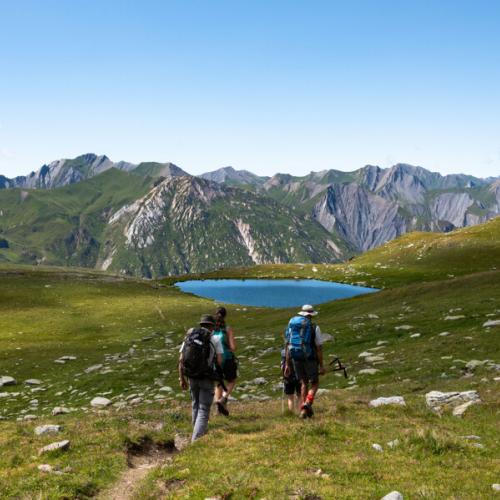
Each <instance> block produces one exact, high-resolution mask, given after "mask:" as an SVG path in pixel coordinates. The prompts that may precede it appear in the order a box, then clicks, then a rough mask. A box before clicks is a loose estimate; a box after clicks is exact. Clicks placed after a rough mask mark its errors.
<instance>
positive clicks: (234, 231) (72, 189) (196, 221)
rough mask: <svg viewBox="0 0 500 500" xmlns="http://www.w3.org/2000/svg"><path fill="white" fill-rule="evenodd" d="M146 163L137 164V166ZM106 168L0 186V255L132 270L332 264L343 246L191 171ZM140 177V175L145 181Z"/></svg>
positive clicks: (263, 201) (262, 200)
mask: <svg viewBox="0 0 500 500" xmlns="http://www.w3.org/2000/svg"><path fill="white" fill-rule="evenodd" d="M143 167H144V168H143ZM137 168H143V171H141V173H140V175H137V173H136V172H135V171H133V172H130V173H126V172H123V171H120V170H117V169H114V168H112V169H109V170H106V171H105V172H103V173H102V174H100V175H97V176H95V177H92V178H91V179H89V180H87V181H83V182H79V183H77V184H72V185H69V186H65V187H63V188H58V189H50V190H20V189H5V190H2V191H1V192H0V238H1V239H2V242H3V243H2V244H1V245H0V261H6V262H13V263H27V264H28V263H29V264H47V265H65V266H80V267H91V268H98V269H109V270H112V271H116V272H121V273H125V274H132V275H138V276H147V277H152V276H161V275H169V274H180V273H185V272H189V271H195V272H199V271H207V270H211V269H217V268H219V267H226V266H231V265H233V266H236V265H248V264H252V263H265V262H277V263H278V262H334V261H338V260H340V259H342V258H343V257H344V256H345V255H347V254H348V249H347V247H346V245H345V244H344V243H343V242H342V241H341V240H339V239H338V238H336V237H334V236H332V235H330V234H328V233H327V232H326V231H325V230H324V229H323V228H322V227H321V226H320V225H319V224H317V223H316V222H315V221H311V220H306V219H305V218H303V217H302V216H301V215H299V214H295V213H294V212H293V211H292V210H289V209H287V208H284V207H282V206H280V205H278V204H276V203H275V202H274V201H272V200H270V199H269V198H266V197H262V196H260V195H257V194H253V193H250V192H246V191H244V190H240V189H231V188H228V187H223V186H219V185H217V184H214V183H210V182H208V181H205V180H202V179H198V178H194V177H186V176H184V177H173V176H169V177H167V178H166V179H164V178H162V177H160V178H156V179H152V178H151V177H150V176H149V175H146V174H151V175H153V176H154V177H157V176H159V175H160V174H161V173H166V171H165V170H164V169H172V168H174V167H173V166H172V165H161V164H142V165H141V166H139V167H137ZM143 175H146V177H143Z"/></svg>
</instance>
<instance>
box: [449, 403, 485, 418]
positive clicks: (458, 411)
mask: <svg viewBox="0 0 500 500" xmlns="http://www.w3.org/2000/svg"><path fill="white" fill-rule="evenodd" d="M479 402H480V401H467V403H463V404H461V405H459V406H456V407H455V408H453V415H454V416H455V417H461V416H462V415H463V414H464V413H465V412H466V411H467V408H469V406H472V405H475V404H478V403H479Z"/></svg>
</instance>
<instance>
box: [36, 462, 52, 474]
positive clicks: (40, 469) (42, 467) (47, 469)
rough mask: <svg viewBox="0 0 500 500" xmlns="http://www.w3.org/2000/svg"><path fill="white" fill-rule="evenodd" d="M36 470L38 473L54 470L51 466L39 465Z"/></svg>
mask: <svg viewBox="0 0 500 500" xmlns="http://www.w3.org/2000/svg"><path fill="white" fill-rule="evenodd" d="M38 470H39V471H40V472H47V473H48V472H52V471H53V470H54V469H53V468H52V465H49V464H40V465H39V466H38Z"/></svg>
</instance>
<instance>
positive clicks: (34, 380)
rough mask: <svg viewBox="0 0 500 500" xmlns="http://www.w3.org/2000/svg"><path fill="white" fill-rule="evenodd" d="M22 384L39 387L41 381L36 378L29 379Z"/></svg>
mask: <svg viewBox="0 0 500 500" xmlns="http://www.w3.org/2000/svg"><path fill="white" fill-rule="evenodd" d="M24 383H25V384H26V385H40V384H41V383H42V381H41V380H38V379H37V378H29V379H28V380H25V381H24Z"/></svg>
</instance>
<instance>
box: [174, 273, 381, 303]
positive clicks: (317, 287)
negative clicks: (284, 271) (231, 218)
mask: <svg viewBox="0 0 500 500" xmlns="http://www.w3.org/2000/svg"><path fill="white" fill-rule="evenodd" d="M175 285H176V286H177V287H178V288H180V289H181V290H182V291H183V292H186V293H192V294H194V295H197V296H199V297H205V298H209V299H213V300H216V301H217V302H222V303H225V304H238V305H242V306H255V307H274V308H283V307H297V306H301V305H303V304H322V303H324V302H330V301H332V300H338V299H347V298H350V297H354V296H356V295H363V294H366V293H374V292H377V291H378V289H376V288H366V287H362V286H355V285H347V284H344V283H335V282H329V281H320V280H313V279H304V280H297V279H291V280H290V279H284V280H274V279H273V280H268V279H217V280H216V279H207V280H189V281H180V282H177V283H176V284H175Z"/></svg>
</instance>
